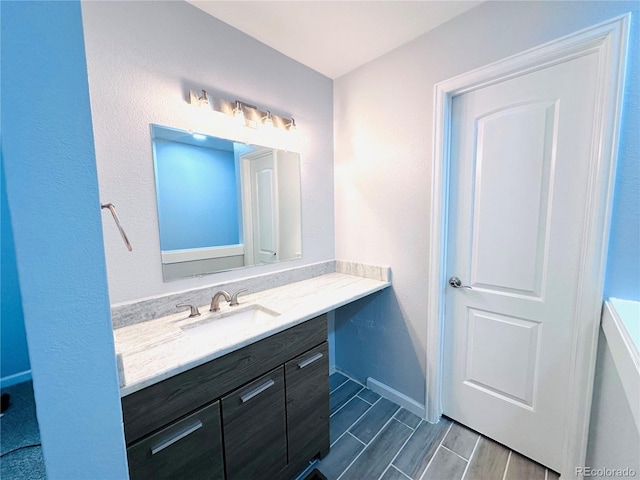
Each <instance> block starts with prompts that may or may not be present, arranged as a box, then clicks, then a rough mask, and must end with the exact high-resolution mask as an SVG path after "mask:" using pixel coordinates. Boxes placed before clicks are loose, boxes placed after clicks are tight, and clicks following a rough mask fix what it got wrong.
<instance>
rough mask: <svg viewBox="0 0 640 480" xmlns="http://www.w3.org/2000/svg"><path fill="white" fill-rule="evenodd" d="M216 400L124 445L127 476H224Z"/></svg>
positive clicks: (210, 477) (138, 477)
mask: <svg viewBox="0 0 640 480" xmlns="http://www.w3.org/2000/svg"><path fill="white" fill-rule="evenodd" d="M221 433H222V429H221V424H220V402H214V403H212V404H211V405H208V406H207V407H204V408H202V409H200V410H198V411H197V412H195V413H192V414H191V415H189V416H187V417H186V418H183V419H182V420H179V421H177V422H175V423H173V424H172V425H169V426H168V427H166V428H163V429H162V430H160V431H159V432H157V433H155V434H153V435H151V436H149V437H147V438H145V439H143V440H140V441H139V442H137V443H135V444H133V445H131V446H130V447H129V448H128V449H127V456H128V459H129V476H130V477H131V480H137V479H141V480H142V479H149V478H153V479H154V480H161V479H167V480H168V479H171V480H176V479H185V480H187V479H194V478H197V479H216V480H217V479H220V480H222V479H223V478H224V461H223V454H222V435H221Z"/></svg>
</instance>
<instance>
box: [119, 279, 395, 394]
mask: <svg viewBox="0 0 640 480" xmlns="http://www.w3.org/2000/svg"><path fill="white" fill-rule="evenodd" d="M390 285H391V283H390V282H387V281H380V280H373V279H370V278H364V277H360V276H356V275H350V274H345V273H329V274H326V275H321V276H318V277H314V278H310V279H308V280H303V281H301V282H296V283H291V284H288V285H284V286H281V287H277V288H272V289H269V290H263V291H261V292H257V293H254V294H249V295H242V294H241V295H240V297H239V301H240V306H237V307H230V306H229V305H228V304H227V303H226V302H225V301H224V299H223V301H222V302H221V303H220V305H221V311H220V312H219V313H216V314H212V313H210V312H209V305H203V306H200V312H201V313H202V315H201V316H199V317H196V318H188V315H189V311H188V309H187V310H186V311H181V312H179V313H176V314H173V315H167V316H165V317H161V318H157V319H154V320H148V321H145V322H142V323H137V324H134V325H130V326H127V327H122V328H118V329H116V330H114V337H115V345H116V352H117V354H118V361H119V363H120V366H121V368H120V372H119V373H120V375H121V378H120V384H121V388H120V395H121V396H126V395H129V394H131V393H133V392H136V391H138V390H141V389H143V388H145V387H148V386H149V385H153V384H154V383H158V382H160V381H162V380H164V379H166V378H168V377H171V376H173V375H176V374H178V373H182V372H184V371H186V370H189V369H191V368H193V367H196V366H198V365H202V364H203V363H206V362H208V361H210V360H213V359H215V358H218V357H221V356H223V355H225V354H227V353H229V352H232V351H234V350H237V349H238V348H241V347H244V346H246V345H249V344H251V343H253V342H256V341H258V340H262V339H263V338H266V337H268V336H270V335H273V334H275V333H278V332H281V331H283V330H286V329H287V328H290V327H293V326H294V325H297V324H299V323H302V322H304V321H305V320H309V319H311V318H314V317H317V316H318V315H321V314H323V313H326V312H329V311H331V310H334V309H336V308H338V307H341V306H342V305H345V304H347V303H350V302H352V301H354V300H357V299H359V298H362V297H365V296H367V295H370V294H372V293H374V292H377V291H379V290H383V289H385V288H387V287H389V286H390ZM249 305H260V306H262V307H264V308H265V309H268V310H271V311H273V312H276V313H279V314H280V315H278V316H276V317H274V318H273V319H271V320H268V321H265V322H260V323H259V324H256V325H252V326H251V327H250V328H238V329H229V328H224V329H221V330H222V332H221V334H220V335H210V336H205V335H203V336H202V337H201V338H194V337H193V336H189V335H187V334H185V332H184V330H183V328H188V327H189V326H191V325H192V324H195V323H198V324H201V323H203V322H207V319H208V318H211V317H212V316H216V317H217V316H218V315H224V314H226V313H231V312H235V311H239V310H240V309H242V308H247V307H248V306H249ZM212 321H215V320H213V318H212Z"/></svg>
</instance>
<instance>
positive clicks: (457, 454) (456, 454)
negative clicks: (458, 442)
mask: <svg viewBox="0 0 640 480" xmlns="http://www.w3.org/2000/svg"><path fill="white" fill-rule="evenodd" d="M440 446H441V447H442V448H444V449H445V450H448V451H449V452H451V453H453V454H454V455H455V456H456V457H460V458H461V459H462V460H464V461H465V462H466V463H469V460H467V459H466V458H464V457H463V456H462V455H460V454H459V453H456V452H454V451H453V450H451V449H450V448H447V447H445V446H444V444H443V445H440Z"/></svg>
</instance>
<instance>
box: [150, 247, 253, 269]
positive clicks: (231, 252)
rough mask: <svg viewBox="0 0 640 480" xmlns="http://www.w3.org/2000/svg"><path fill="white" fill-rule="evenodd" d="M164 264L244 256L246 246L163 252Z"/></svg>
mask: <svg viewBox="0 0 640 480" xmlns="http://www.w3.org/2000/svg"><path fill="white" fill-rule="evenodd" d="M160 253H161V254H162V263H163V264H168V263H181V262H193V261H195V260H209V259H212V258H224V257H233V256H237V255H244V245H242V244H241V243H240V244H238V245H222V246H220V247H203V248H185V249H184V250H163V251H162V252H160Z"/></svg>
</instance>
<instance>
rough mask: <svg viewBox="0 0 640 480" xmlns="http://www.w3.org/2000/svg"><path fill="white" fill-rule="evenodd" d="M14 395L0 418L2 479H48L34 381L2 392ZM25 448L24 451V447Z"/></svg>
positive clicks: (0, 466)
mask: <svg viewBox="0 0 640 480" xmlns="http://www.w3.org/2000/svg"><path fill="white" fill-rule="evenodd" d="M2 393H8V394H9V395H11V403H10V406H9V409H8V410H7V411H6V412H4V415H3V416H2V418H0V455H2V457H0V478H2V480H27V479H28V480H40V479H45V478H46V473H45V469H44V461H43V458H42V448H41V447H40V446H37V447H30V445H37V444H39V443H40V431H39V429H38V420H37V418H36V405H35V401H34V399H33V386H32V384H31V382H24V383H20V384H18V385H13V386H11V387H7V388H5V389H3V390H2ZM21 447H23V448H21Z"/></svg>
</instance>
